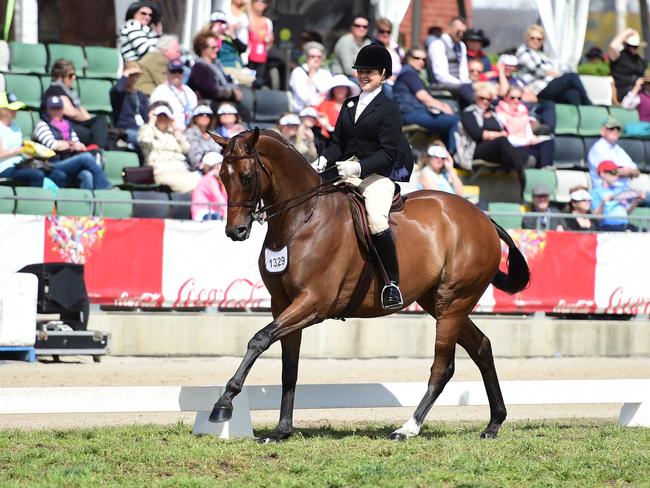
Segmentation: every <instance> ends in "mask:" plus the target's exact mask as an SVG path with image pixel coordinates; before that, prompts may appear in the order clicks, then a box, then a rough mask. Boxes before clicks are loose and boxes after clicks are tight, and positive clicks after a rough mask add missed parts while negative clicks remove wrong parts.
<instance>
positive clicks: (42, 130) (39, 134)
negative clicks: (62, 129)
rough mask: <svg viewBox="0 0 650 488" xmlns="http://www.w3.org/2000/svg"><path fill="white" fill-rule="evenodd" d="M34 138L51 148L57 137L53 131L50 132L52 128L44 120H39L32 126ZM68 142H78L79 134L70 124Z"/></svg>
mask: <svg viewBox="0 0 650 488" xmlns="http://www.w3.org/2000/svg"><path fill="white" fill-rule="evenodd" d="M34 140H35V141H36V142H38V143H40V144H43V145H44V146H47V147H49V148H50V149H52V148H53V147H54V143H56V141H57V140H58V139H57V138H56V137H55V135H54V132H52V128H51V127H50V126H49V125H48V123H47V122H45V121H44V120H39V121H38V124H36V127H35V128H34ZM70 142H79V136H78V135H77V133H76V132H75V131H74V129H73V128H72V126H70Z"/></svg>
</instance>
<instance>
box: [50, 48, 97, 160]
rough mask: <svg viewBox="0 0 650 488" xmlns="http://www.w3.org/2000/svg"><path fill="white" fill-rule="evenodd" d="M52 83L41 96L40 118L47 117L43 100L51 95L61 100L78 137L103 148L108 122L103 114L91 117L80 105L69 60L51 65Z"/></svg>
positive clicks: (75, 76)
mask: <svg viewBox="0 0 650 488" xmlns="http://www.w3.org/2000/svg"><path fill="white" fill-rule="evenodd" d="M51 76H52V84H51V85H50V86H49V88H48V89H47V90H45V91H44V92H43V95H42V96H41V109H40V112H41V118H42V119H45V120H46V119H47V110H46V108H45V101H46V100H47V99H48V98H49V97H51V96H55V95H56V96H58V97H61V99H62V100H63V114H64V116H65V118H66V119H67V120H68V121H69V122H70V123H71V124H72V127H73V128H74V130H75V132H76V133H77V134H78V135H79V139H81V142H83V143H84V144H86V145H90V144H97V145H98V146H99V147H101V148H103V149H109V146H108V124H107V123H106V117H104V116H103V115H100V116H97V117H93V116H92V115H90V114H89V113H88V111H87V110H86V109H85V108H84V107H82V105H81V99H80V98H79V94H78V93H77V92H76V91H75V90H74V88H73V87H74V85H75V83H74V82H75V79H76V78H77V73H76V70H75V67H74V64H72V62H71V61H68V60H67V59H57V60H56V61H55V62H54V64H53V65H52V72H51Z"/></svg>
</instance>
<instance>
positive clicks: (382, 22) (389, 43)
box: [373, 17, 404, 98]
mask: <svg viewBox="0 0 650 488" xmlns="http://www.w3.org/2000/svg"><path fill="white" fill-rule="evenodd" d="M392 32H393V23H392V22H391V21H390V20H388V19H387V18H386V17H379V18H378V19H377V20H375V38H374V39H373V42H376V43H377V44H380V45H382V46H384V47H385V48H386V49H387V50H388V52H389V53H390V58H391V60H392V61H393V66H392V70H393V74H392V75H391V77H390V78H388V79H387V80H386V83H385V84H384V93H385V94H386V96H388V97H391V98H392V97H393V85H394V84H395V80H396V79H397V75H398V74H399V72H400V70H401V69H402V58H404V50H403V49H402V48H401V47H400V45H399V44H397V43H396V42H395V41H393V39H392V37H391V34H392Z"/></svg>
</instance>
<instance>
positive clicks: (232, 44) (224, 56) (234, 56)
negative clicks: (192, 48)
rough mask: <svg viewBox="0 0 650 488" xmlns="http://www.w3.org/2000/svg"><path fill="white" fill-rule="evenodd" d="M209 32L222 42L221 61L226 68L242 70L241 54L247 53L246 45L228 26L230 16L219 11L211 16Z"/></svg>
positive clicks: (220, 49)
mask: <svg viewBox="0 0 650 488" xmlns="http://www.w3.org/2000/svg"><path fill="white" fill-rule="evenodd" d="M209 30H210V32H212V33H213V34H214V35H215V36H216V37H217V39H219V40H221V46H220V48H219V56H218V57H219V60H220V61H221V64H222V65H223V66H224V67H225V68H237V69H241V68H242V66H243V65H242V61H241V53H243V52H246V44H244V43H243V42H242V41H240V40H239V39H238V38H237V34H236V33H235V30H234V29H233V28H232V27H230V26H229V25H228V16H227V15H226V14H225V12H223V11H221V10H217V11H215V12H212V15H210V25H209Z"/></svg>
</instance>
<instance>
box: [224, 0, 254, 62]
mask: <svg viewBox="0 0 650 488" xmlns="http://www.w3.org/2000/svg"><path fill="white" fill-rule="evenodd" d="M246 3H247V0H230V8H229V9H227V10H226V21H227V22H228V25H229V26H230V27H231V28H232V30H233V31H234V34H235V36H236V37H237V39H239V40H240V41H241V42H242V43H244V45H246V46H248V26H249V24H250V22H249V20H248V13H246ZM244 64H246V63H244Z"/></svg>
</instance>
